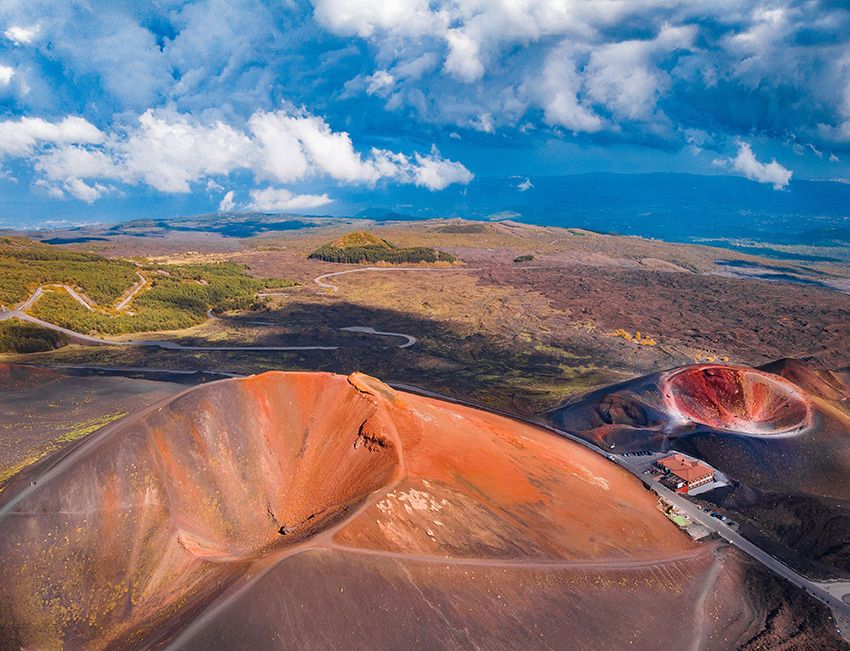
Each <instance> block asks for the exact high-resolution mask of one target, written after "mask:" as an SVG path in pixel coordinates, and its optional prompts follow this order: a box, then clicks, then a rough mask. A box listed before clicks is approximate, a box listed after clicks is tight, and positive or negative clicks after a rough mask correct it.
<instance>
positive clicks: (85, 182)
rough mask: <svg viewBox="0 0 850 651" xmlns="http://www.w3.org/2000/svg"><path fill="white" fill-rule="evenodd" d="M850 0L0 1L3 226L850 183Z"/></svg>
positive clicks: (787, 189)
mask: <svg viewBox="0 0 850 651" xmlns="http://www.w3.org/2000/svg"><path fill="white" fill-rule="evenodd" d="M848 39H850V3H848V2H845V1H838V0H833V1H825V0H824V1H819V0H805V1H792V0H777V1H776V2H764V3H762V2H752V1H745V0H740V1H737V0H736V1H733V0H714V1H713V2H678V1H676V0H512V1H509V0H452V1H449V0H395V1H388V0H357V1H356V2H354V1H352V0H313V2H301V1H298V0H292V1H290V2H287V1H285V0H284V1H280V0H278V1H277V2H258V1H254V2H242V1H240V0H228V1H225V0H201V1H197V2H172V1H169V0H155V1H153V2H142V1H133V0H131V1H126V0H125V1H123V2H120V3H119V2H97V1H94V0H90V1H88V2H73V1H67V2H62V3H57V2H52V1H51V2H46V1H40V0H25V1H24V0H20V1H19V0H0V223H7V224H8V223H14V222H15V221H24V220H26V221H29V222H34V221H35V222H47V221H50V220H54V219H66V218H73V219H76V220H78V221H85V218H86V217H87V216H90V217H92V219H120V218H121V216H122V214H125V213H126V214H132V215H138V214H139V212H140V211H150V212H151V213H157V212H160V211H162V212H165V213H167V214H170V213H184V214H185V213H193V212H206V211H210V210H249V209H258V210H268V211H288V212H309V213H323V212H328V213H333V212H339V211H344V210H345V209H347V208H348V207H349V204H347V203H346V202H345V198H346V197H347V196H348V195H349V194H351V193H355V192H356V193H358V195H360V196H362V191H363V189H364V188H366V189H368V188H377V189H380V190H382V191H383V192H384V193H386V191H387V190H388V189H389V190H391V189H392V188H395V187H399V188H401V187H407V186H412V187H415V188H421V189H423V191H428V192H434V193H439V192H445V191H446V190H447V189H449V188H453V189H456V188H457V187H462V186H464V185H466V184H468V183H470V182H472V181H473V179H475V178H476V177H478V178H482V177H492V176H497V177H510V176H512V175H519V176H535V175H558V174H574V173H582V172H591V171H592V172H596V171H612V172H654V171H683V172H690V173H696V174H728V175H738V176H744V177H746V178H748V179H750V180H752V182H753V183H762V184H765V185H767V186H769V187H772V188H775V190H776V191H777V192H790V191H793V184H794V180H798V179H836V180H842V181H843V180H845V179H846V178H847V177H848V176H850V166H849V164H850V47H848Z"/></svg>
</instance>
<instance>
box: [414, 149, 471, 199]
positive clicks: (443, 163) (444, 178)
mask: <svg viewBox="0 0 850 651" xmlns="http://www.w3.org/2000/svg"><path fill="white" fill-rule="evenodd" d="M414 158H415V159H416V165H414V166H412V172H413V182H414V183H415V184H416V185H418V186H421V187H425V188H428V189H429V190H443V189H444V188H447V187H448V186H450V185H452V184H454V183H459V184H461V185H466V184H467V183H469V182H470V181H471V180H472V173H471V172H470V171H469V170H468V169H466V167H464V166H463V165H462V164H461V163H457V162H455V161H451V160H446V159H445V158H442V157H441V156H440V153H439V152H438V151H437V150H436V148H432V149H431V153H430V154H429V155H428V156H422V155H421V154H415V155H414Z"/></svg>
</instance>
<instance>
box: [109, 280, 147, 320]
mask: <svg viewBox="0 0 850 651" xmlns="http://www.w3.org/2000/svg"><path fill="white" fill-rule="evenodd" d="M136 275H137V276H138V277H139V282H138V283H137V284H136V286H135V287H133V291H131V292H130V293H129V294H127V296H125V297H124V300H122V301H121V302H120V303H119V304H118V305H116V306H115V309H116V310H123V309H125V308H126V307H127V305H129V304H130V301H132V300H133V297H134V296H135V295H136V294H138V293H139V292H140V291H142V288H143V287H144V286H145V285H147V284H148V281H147V278H145V277H144V276H143V275H142V274H140V273H139V272H138V271H137V272H136Z"/></svg>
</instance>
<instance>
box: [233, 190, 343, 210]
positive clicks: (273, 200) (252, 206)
mask: <svg viewBox="0 0 850 651" xmlns="http://www.w3.org/2000/svg"><path fill="white" fill-rule="evenodd" d="M250 194H251V202H250V203H249V204H248V209H249V210H257V211H260V212H283V211H286V210H305V209H307V208H318V207H319V206H325V205H327V204H329V203H331V202H332V201H333V199H331V198H330V197H329V196H328V195H327V194H293V193H292V192H290V191H289V190H287V189H285V188H264V189H257V190H251V192H250Z"/></svg>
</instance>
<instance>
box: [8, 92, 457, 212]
mask: <svg viewBox="0 0 850 651" xmlns="http://www.w3.org/2000/svg"><path fill="white" fill-rule="evenodd" d="M3 154H6V155H7V156H17V157H29V158H30V159H31V163H32V166H33V168H34V169H35V171H36V172H37V173H38V174H39V180H41V181H43V182H44V183H46V184H48V185H49V186H50V187H52V188H60V189H62V191H63V192H67V193H68V194H70V195H72V196H74V197H77V198H80V199H83V200H84V201H93V200H94V199H97V198H98V197H99V196H100V195H101V194H103V192H105V191H107V190H108V188H107V186H104V185H103V184H102V182H104V181H117V182H120V183H126V184H130V185H141V184H144V185H147V186H149V187H151V188H154V189H155V190H158V191H160V192H167V193H186V192H190V191H191V189H192V185H193V184H194V183H199V182H205V186H206V188H207V190H213V189H221V186H220V185H219V184H218V182H217V181H216V180H215V179H216V178H220V177H226V176H227V175H229V174H231V173H233V172H237V171H247V172H249V173H251V174H253V175H254V177H255V178H256V179H258V180H269V181H273V182H275V183H293V182H299V181H303V180H306V179H308V178H313V177H329V178H331V179H334V180H336V181H339V182H342V183H355V184H357V183H359V184H367V185H372V184H374V183H376V182H377V181H378V180H380V179H387V180H390V181H395V182H399V183H411V184H415V185H418V186H422V187H426V188H428V189H430V190H441V189H443V188H445V187H447V186H448V185H450V184H452V183H464V184H465V183H469V181H470V180H471V179H472V174H471V173H470V172H469V170H467V169H466V167H465V166H464V165H463V164H461V163H459V162H456V161H450V160H446V159H444V158H443V157H442V156H441V155H440V153H439V152H438V151H437V150H436V149H432V150H431V152H430V153H428V154H427V155H423V154H419V153H414V154H413V156H412V157H410V156H407V155H406V154H403V153H400V152H393V151H390V150H386V149H374V148H373V149H372V150H371V151H369V153H368V154H367V155H364V154H361V153H360V152H358V151H357V150H355V148H354V143H353V142H352V140H351V137H350V136H349V135H348V134H347V133H345V132H338V131H333V130H332V129H331V127H330V125H329V124H328V123H327V122H326V121H325V120H324V119H322V118H321V117H318V116H315V115H312V114H310V113H309V112H307V111H306V110H304V109H295V108H293V107H287V108H283V109H280V110H278V111H273V112H264V111H258V112H256V113H255V114H254V115H253V116H251V118H250V119H249V120H248V124H247V130H243V129H240V128H236V127H234V126H231V125H229V124H227V123H224V122H222V121H220V120H215V121H201V120H198V119H196V118H194V117H192V116H189V115H186V114H182V113H178V112H176V111H174V110H173V109H157V110H154V109H149V110H147V111H145V112H144V113H143V114H142V115H140V116H139V117H138V119H137V120H136V122H135V123H130V124H128V125H125V126H123V127H122V128H116V129H113V130H112V131H110V132H109V133H107V134H104V133H103V132H101V131H100V130H98V129H97V128H96V127H94V126H93V125H92V124H90V123H89V122H87V121H86V120H83V119H82V118H76V117H67V118H65V119H64V120H62V121H60V122H48V121H45V120H42V119H40V118H21V119H19V120H15V121H5V122H2V121H0V156H2V155H3ZM269 192H272V190H269ZM274 192H275V193H277V194H276V195H274V197H272V195H269V196H265V197H263V196H261V197H260V198H258V199H257V201H261V200H262V201H264V202H265V203H267V204H269V205H271V204H272V203H275V202H277V203H279V204H284V203H285V204H286V205H287V206H289V207H313V206H315V205H321V204H316V203H312V204H310V205H309V206H307V205H303V202H304V201H312V202H316V201H319V200H322V201H324V200H327V201H329V199H327V197H325V196H324V195H318V197H317V196H316V195H291V196H284V195H283V194H281V192H282V191H281V190H279V189H278V190H274ZM232 194H233V193H232V192H231V193H228V195H229V196H230V199H228V195H226V196H225V198H224V199H223V201H222V205H228V204H230V203H231V202H232V201H233V197H232ZM299 202H301V203H299ZM231 207H232V205H231ZM222 209H223V210H224V209H225V208H222Z"/></svg>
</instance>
